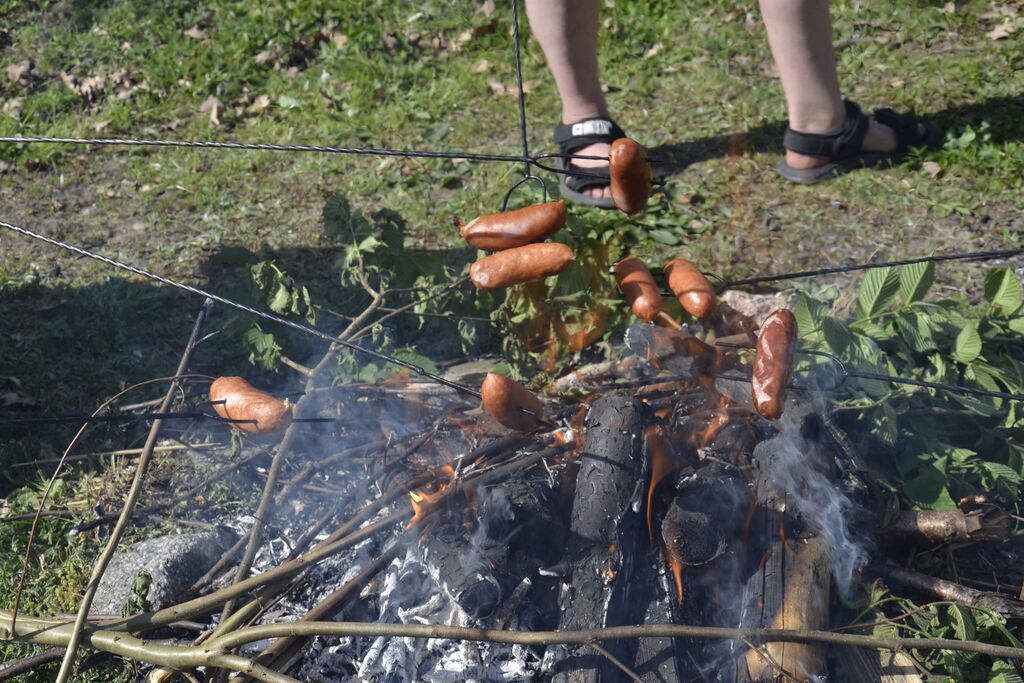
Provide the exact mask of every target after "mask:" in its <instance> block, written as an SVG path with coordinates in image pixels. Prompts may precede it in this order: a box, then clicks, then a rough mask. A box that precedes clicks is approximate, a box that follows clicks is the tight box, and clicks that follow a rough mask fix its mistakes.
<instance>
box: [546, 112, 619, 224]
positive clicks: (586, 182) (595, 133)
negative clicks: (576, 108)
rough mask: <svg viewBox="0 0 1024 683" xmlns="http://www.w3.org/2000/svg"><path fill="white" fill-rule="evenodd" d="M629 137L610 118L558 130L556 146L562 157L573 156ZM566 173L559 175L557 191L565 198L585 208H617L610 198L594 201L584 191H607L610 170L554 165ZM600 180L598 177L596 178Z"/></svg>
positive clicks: (559, 161) (566, 163)
mask: <svg viewBox="0 0 1024 683" xmlns="http://www.w3.org/2000/svg"><path fill="white" fill-rule="evenodd" d="M624 137H626V133H625V132H623V130H622V129H621V128H619V126H618V124H616V123H615V122H614V121H612V120H611V119H609V118H604V117H598V118H593V119H585V120H583V121H577V122H576V123H562V124H559V125H557V126H555V135H554V142H555V144H556V145H558V151H559V153H561V154H573V153H575V152H576V151H577V150H579V149H583V148H584V147H586V146H587V145H593V144H595V143H598V142H607V143H608V144H611V143H612V142H615V141H616V140H618V139H619V138H624ZM554 165H555V166H556V167H557V168H560V169H562V170H564V171H567V173H560V174H559V175H558V189H559V191H560V192H561V193H562V197H563V198H565V199H569V200H571V201H574V202H576V203H577V204H583V205H586V206H598V207H601V208H602V209H613V208H615V202H613V201H612V198H611V197H606V198H604V199H594V198H593V197H590V196H588V195H585V194H583V192H584V190H588V189H590V188H593V187H608V185H609V184H610V183H611V180H610V179H609V176H608V167H607V166H598V167H596V168H583V167H581V166H577V165H575V164H573V163H572V160H571V159H563V158H561V157H556V158H555V164H554ZM574 171H575V172H578V173H581V174H585V175H582V176H577V175H572V173H573V172H574ZM593 176H597V177H593Z"/></svg>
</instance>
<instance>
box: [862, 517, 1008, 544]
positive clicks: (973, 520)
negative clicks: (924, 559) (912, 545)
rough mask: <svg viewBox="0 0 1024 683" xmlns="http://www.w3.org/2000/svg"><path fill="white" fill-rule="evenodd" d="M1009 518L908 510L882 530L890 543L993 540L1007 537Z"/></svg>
mask: <svg viewBox="0 0 1024 683" xmlns="http://www.w3.org/2000/svg"><path fill="white" fill-rule="evenodd" d="M1009 521H1010V520H1009V517H1008V516H1007V515H1006V513H1005V512H1003V511H1002V510H992V511H990V512H987V513H986V512H983V511H982V510H974V511H972V512H967V513H965V512H963V511H962V510H956V509H954V510H911V511H907V512H904V513H901V514H900V515H899V516H898V517H897V518H896V519H895V520H893V521H892V522H891V523H890V524H888V525H886V527H885V528H884V529H883V530H882V537H883V538H885V539H886V540H890V541H902V540H906V539H914V540H922V541H928V542H931V543H948V542H950V541H955V542H960V543H964V542H969V541H993V540H999V539H1003V538H1006V537H1007V536H1009V534H1010V525H1009Z"/></svg>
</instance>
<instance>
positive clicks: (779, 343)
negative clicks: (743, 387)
mask: <svg viewBox="0 0 1024 683" xmlns="http://www.w3.org/2000/svg"><path fill="white" fill-rule="evenodd" d="M796 333H797V327H796V318H795V317H794V316H793V314H792V312H790V311H788V310H786V309H784V308H783V309H780V310H778V311H775V312H773V313H772V314H771V315H769V316H768V317H767V318H765V321H764V322H763V323H762V324H761V330H760V332H759V333H758V335H757V349H756V350H755V351H754V372H753V380H752V382H751V394H752V396H753V398H754V407H755V408H756V409H757V412H758V413H760V414H761V416H762V417H764V418H765V419H767V420H777V419H779V418H780V417H782V410H783V407H784V404H785V402H786V385H787V384H789V376H790V374H791V373H792V370H793V354H794V353H795V352H796V338H797V334H796Z"/></svg>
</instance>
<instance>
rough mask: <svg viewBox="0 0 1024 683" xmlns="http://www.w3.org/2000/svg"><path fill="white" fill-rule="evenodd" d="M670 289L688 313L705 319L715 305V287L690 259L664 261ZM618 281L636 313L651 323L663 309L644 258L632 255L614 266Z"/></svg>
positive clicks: (659, 293)
mask: <svg viewBox="0 0 1024 683" xmlns="http://www.w3.org/2000/svg"><path fill="white" fill-rule="evenodd" d="M665 275H666V276H667V278H668V286H669V289H671V290H672V293H673V294H675V295H676V298H677V299H679V303H680V304H681V305H682V307H683V309H685V310H686V312H687V313H689V314H690V315H692V316H694V317H695V318H706V317H707V316H709V315H711V311H713V310H714V308H715V290H714V289H712V287H711V283H710V282H708V280H707V278H705V277H704V275H703V274H702V273H701V272H700V271H699V270H698V269H697V266H695V265H694V264H693V263H691V262H690V261H687V260H686V259H681V258H677V259H672V260H671V261H669V262H668V263H667V264H665ZM615 281H616V282H617V283H618V285H619V288H620V289H621V290H622V294H623V296H625V297H626V301H627V302H628V303H629V305H630V307H631V308H632V309H633V314H634V315H635V316H636V317H638V318H640V319H641V320H646V321H648V322H650V321H652V320H654V319H655V318H657V317H658V314H659V313H660V312H661V291H660V290H659V289H658V285H657V283H656V282H655V281H654V276H653V275H651V271H649V270H648V269H647V266H645V265H644V263H643V261H641V260H640V259H638V258H636V257H635V256H630V257H628V258H624V259H622V260H621V261H619V262H618V263H617V264H616V265H615Z"/></svg>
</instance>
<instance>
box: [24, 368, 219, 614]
mask: <svg viewBox="0 0 1024 683" xmlns="http://www.w3.org/2000/svg"><path fill="white" fill-rule="evenodd" d="M194 376H197V375H175V376H174V377H158V378H156V379H147V380H144V381H142V382H138V383H136V384H133V385H131V386H130V387H128V388H127V389H123V390H121V391H119V392H118V393H116V394H114V395H113V396H111V397H110V398H108V399H107V400H106V401H104V402H103V403H102V404H100V407H99V408H97V409H96V411H95V412H93V416H96V415H99V414H100V413H102V412H103V411H104V410H106V409H107V407H108V406H110V404H112V403H113V402H114V401H116V400H117V399H119V398H121V397H122V396H124V395H125V394H128V393H130V392H132V391H135V390H136V389H138V388H139V387H142V386H145V385H147V384H153V383H154V382H166V381H168V380H170V381H174V382H176V381H177V380H179V379H182V378H184V377H194ZM198 376H199V377H204V376H205V375H198ZM88 428H89V423H88V422H85V423H83V424H82V426H81V427H79V429H78V431H77V432H75V436H74V437H72V439H71V443H69V444H68V447H67V448H65V449H64V453H63V454H62V455H61V457H60V461H59V462H58V463H57V466H56V467H55V468H54V469H53V476H51V477H50V480H49V481H48V482H47V483H46V488H45V489H43V495H42V496H41V498H40V500H39V507H38V508H37V509H36V512H35V515H33V517H32V528H31V530H29V532H28V541H27V542H26V544H25V559H24V561H23V562H22V566H21V577H19V579H18V588H17V590H16V591H15V592H14V606H13V607H12V608H11V609H12V611H13V614H14V616H13V617H12V618H14V619H15V621H16V620H17V615H18V607H19V605H21V593H22V591H23V590H24V588H25V579H26V578H27V577H28V565H29V560H30V559H31V557H32V545H33V543H34V542H35V539H36V534H37V532H38V530H39V519H40V517H43V516H47V517H51V516H55V515H54V514H50V513H49V512H47V514H45V515H44V510H43V506H44V505H46V499H47V498H49V497H50V491H51V490H52V489H53V484H54V482H56V481H57V477H59V476H60V473H61V470H63V469H64V463H65V461H66V460H67V458H68V456H69V455H70V454H71V451H72V450H73V449H74V448H75V446H77V445H78V442H79V441H80V440H81V438H82V436H83V435H84V434H85V431H86V430H87V429H88ZM54 512H56V511H54ZM12 628H13V626H12Z"/></svg>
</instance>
